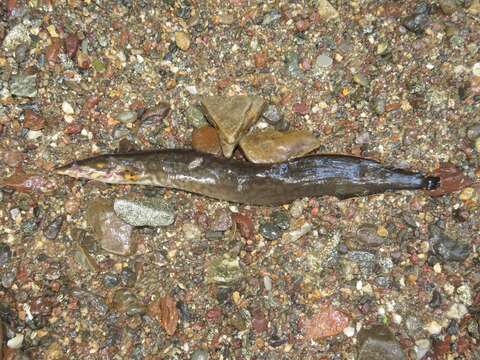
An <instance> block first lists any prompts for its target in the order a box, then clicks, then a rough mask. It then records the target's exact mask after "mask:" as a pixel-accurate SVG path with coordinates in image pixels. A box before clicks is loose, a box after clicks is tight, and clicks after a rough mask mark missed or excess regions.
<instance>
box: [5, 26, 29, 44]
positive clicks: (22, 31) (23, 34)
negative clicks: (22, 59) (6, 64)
mask: <svg viewBox="0 0 480 360" xmlns="http://www.w3.org/2000/svg"><path fill="white" fill-rule="evenodd" d="M31 41H32V40H31V38H30V32H29V29H28V28H27V27H26V26H25V25H24V24H22V23H21V22H20V23H18V24H17V25H15V26H13V27H12V28H11V29H10V31H9V32H8V33H7V35H6V36H5V38H4V39H3V47H4V48H6V49H7V50H8V51H13V50H15V48H16V47H17V46H18V45H20V44H25V45H27V46H28V45H30V43H31Z"/></svg>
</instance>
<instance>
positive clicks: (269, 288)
mask: <svg viewBox="0 0 480 360" xmlns="http://www.w3.org/2000/svg"><path fill="white" fill-rule="evenodd" d="M263 286H265V290H267V291H268V292H270V291H272V279H271V278H270V276H268V275H265V276H264V277H263Z"/></svg>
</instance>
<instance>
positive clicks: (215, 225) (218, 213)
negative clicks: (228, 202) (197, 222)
mask: <svg viewBox="0 0 480 360" xmlns="http://www.w3.org/2000/svg"><path fill="white" fill-rule="evenodd" d="M232 223H233V222H232V216H231V215H230V213H229V211H228V210H227V209H223V208H221V209H217V210H215V213H214V214H213V220H212V222H211V224H210V228H211V230H213V231H227V230H228V229H230V228H231V227H232Z"/></svg>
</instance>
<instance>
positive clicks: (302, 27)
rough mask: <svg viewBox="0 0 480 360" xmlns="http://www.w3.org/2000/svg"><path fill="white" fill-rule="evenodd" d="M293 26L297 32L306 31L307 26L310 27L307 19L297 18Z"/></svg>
mask: <svg viewBox="0 0 480 360" xmlns="http://www.w3.org/2000/svg"><path fill="white" fill-rule="evenodd" d="M295 27H296V28H297V31H299V32H304V31H307V30H308V28H309V27H310V22H309V21H308V20H303V19H302V20H298V21H297V22H296V23H295Z"/></svg>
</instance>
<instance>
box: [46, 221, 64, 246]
mask: <svg viewBox="0 0 480 360" xmlns="http://www.w3.org/2000/svg"><path fill="white" fill-rule="evenodd" d="M63 219H64V216H63V215H59V216H57V217H56V218H55V219H54V220H53V221H52V222H51V223H50V224H48V226H47V227H46V228H45V229H44V230H43V235H45V237H46V238H47V239H48V240H55V239H56V238H57V236H58V233H59V232H60V229H61V228H62V224H63Z"/></svg>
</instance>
